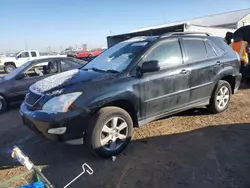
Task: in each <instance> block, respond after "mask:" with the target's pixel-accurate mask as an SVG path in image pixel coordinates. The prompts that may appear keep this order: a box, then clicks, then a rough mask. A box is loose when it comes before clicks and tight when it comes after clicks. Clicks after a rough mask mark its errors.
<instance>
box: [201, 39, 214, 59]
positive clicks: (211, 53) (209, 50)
mask: <svg viewBox="0 0 250 188" xmlns="http://www.w3.org/2000/svg"><path fill="white" fill-rule="evenodd" d="M204 43H205V46H206V50H207V58H213V57H216V53H215V52H214V50H213V48H212V47H211V46H210V45H209V44H208V42H207V41H205V42H204Z"/></svg>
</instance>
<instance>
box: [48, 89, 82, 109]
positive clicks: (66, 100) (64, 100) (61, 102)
mask: <svg viewBox="0 0 250 188" xmlns="http://www.w3.org/2000/svg"><path fill="white" fill-rule="evenodd" d="M81 94H82V92H74V93H68V94H63V95H60V96H57V97H54V98H52V99H50V100H48V101H47V102H46V103H45V104H44V105H43V110H44V111H46V112H67V111H68V109H69V107H70V106H71V105H72V103H73V102H74V101H75V100H76V99H77V98H78V97H79V96H80V95H81Z"/></svg>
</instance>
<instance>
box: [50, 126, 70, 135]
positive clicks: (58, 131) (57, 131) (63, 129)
mask: <svg viewBox="0 0 250 188" xmlns="http://www.w3.org/2000/svg"><path fill="white" fill-rule="evenodd" d="M66 129H67V128H66V127H59V128H53V129H49V130H48V133H50V134H63V133H65V132H66Z"/></svg>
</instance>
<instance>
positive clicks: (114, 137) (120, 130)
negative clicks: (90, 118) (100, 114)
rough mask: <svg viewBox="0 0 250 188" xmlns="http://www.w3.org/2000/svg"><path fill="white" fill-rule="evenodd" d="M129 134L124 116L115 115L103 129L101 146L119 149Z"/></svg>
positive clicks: (113, 149) (111, 149)
mask: <svg viewBox="0 0 250 188" xmlns="http://www.w3.org/2000/svg"><path fill="white" fill-rule="evenodd" d="M127 136H128V124H127V123H126V121H125V120H124V119H123V118H120V117H113V118H111V119H110V120H108V121H107V122H106V123H105V124H104V126H103V128H102V131H101V135H100V142H101V146H102V147H103V148H105V150H107V151H115V150H117V149H119V148H120V147H121V146H122V145H123V143H124V142H125V140H126V138H127Z"/></svg>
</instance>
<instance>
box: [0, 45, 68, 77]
mask: <svg viewBox="0 0 250 188" xmlns="http://www.w3.org/2000/svg"><path fill="white" fill-rule="evenodd" d="M55 56H56V57H59V55H50V56H43V58H45V57H55ZM60 56H61V57H66V55H60ZM40 57H41V54H40V53H39V52H38V51H36V50H23V51H21V52H18V53H16V54H15V56H14V57H4V58H1V59H0V69H3V70H4V71H5V73H10V72H11V71H13V70H14V69H15V68H17V67H20V66H22V65H23V64H24V63H26V62H27V61H31V60H33V59H38V58H40Z"/></svg>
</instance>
